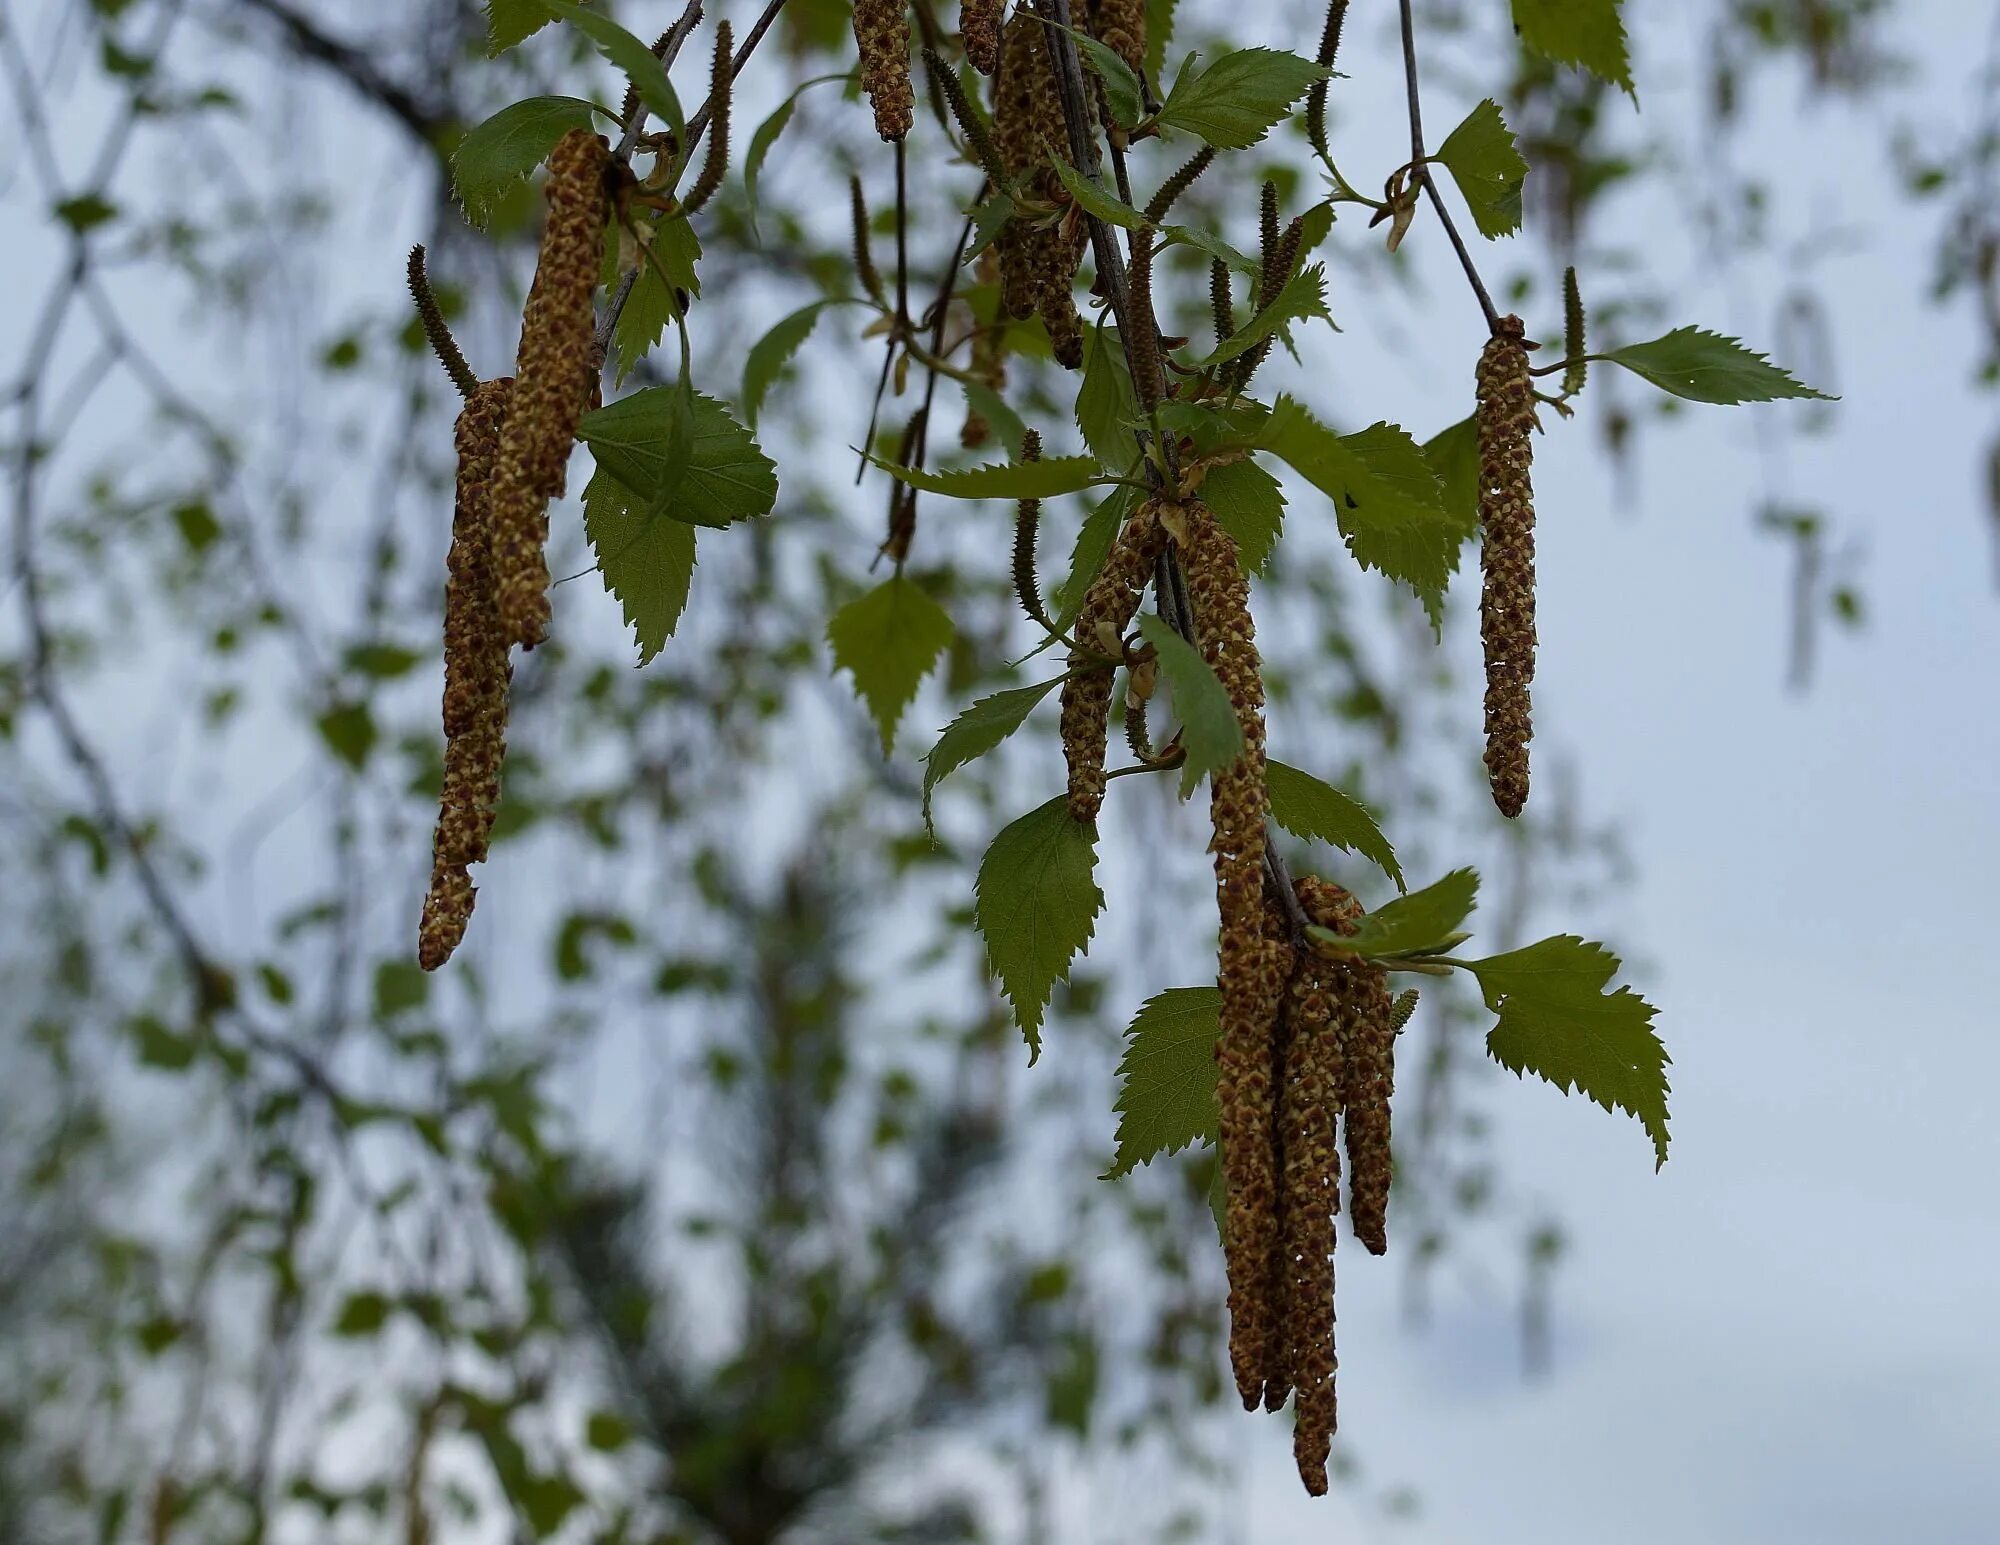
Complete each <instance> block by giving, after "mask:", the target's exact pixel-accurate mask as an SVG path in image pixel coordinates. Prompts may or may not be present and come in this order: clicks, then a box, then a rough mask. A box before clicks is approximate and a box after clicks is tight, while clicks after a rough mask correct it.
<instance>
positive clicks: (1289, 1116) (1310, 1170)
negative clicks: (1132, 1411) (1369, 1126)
mask: <svg viewBox="0 0 2000 1545" xmlns="http://www.w3.org/2000/svg"><path fill="white" fill-rule="evenodd" d="M1327 975H1328V968H1327V966H1326V964H1325V962H1323V961H1319V960H1316V959H1312V958H1307V959H1306V960H1304V961H1303V962H1301V964H1300V968H1299V971H1298V973H1297V975H1296V976H1295V978H1294V980H1293V982H1292V986H1291V1002H1290V1013H1289V1016H1288V1017H1289V1020H1290V1030H1291V1040H1290V1044H1289V1047H1288V1050H1287V1055H1286V1059H1285V1081H1284V1091H1283V1097H1282V1101H1281V1107H1282V1108H1281V1113H1280V1122H1281V1142H1282V1145H1283V1149H1284V1186H1285V1210H1284V1254H1285V1259H1286V1260H1287V1262H1288V1263H1289V1264H1290V1267H1291V1275H1290V1278H1289V1280H1288V1282H1287V1284H1286V1294H1285V1323H1284V1324H1283V1326H1282V1327H1280V1329H1279V1332H1278V1334H1279V1335H1281V1336H1282V1337H1283V1339H1284V1342H1285V1345H1286V1347H1287V1349H1288V1352H1289V1361H1290V1365H1291V1381H1292V1385H1293V1387H1294V1389H1295V1390H1296V1391H1297V1395H1296V1402H1295V1404H1296V1409H1295V1416H1296V1422H1295V1424H1294V1426H1293V1429H1292V1456H1293V1460H1294V1462H1295V1463H1296V1464H1297V1465H1298V1469H1299V1478H1300V1479H1301V1480H1302V1481H1304V1482H1305V1487H1306V1490H1307V1491H1309V1492H1311V1493H1312V1494H1313V1495H1314V1496H1316V1497H1317V1496H1324V1495H1325V1493H1326V1459H1327V1454H1328V1453H1329V1452H1330V1450H1331V1448H1332V1444H1333V1433H1334V1428H1335V1426H1336V1425H1337V1424H1338V1420H1339V1407H1338V1403H1337V1397H1336V1392H1335V1382H1334V1378H1335V1371H1336V1368H1337V1366H1338V1360H1337V1358H1336V1355H1335V1350H1334V1310H1333V1247H1334V1241H1335V1239H1336V1238H1337V1237H1338V1236H1337V1234H1336V1233H1335V1229H1334V1215H1335V1214H1336V1213H1337V1212H1338V1211H1339V1210H1340V1153H1339V1149H1338V1148H1337V1147H1336V1145H1335V1142H1334V1132H1335V1117H1336V1114H1337V1110H1336V1105H1335V1102H1336V1099H1337V1090H1338V1087H1339V1081H1340V1057H1339V1049H1340V1041H1339V1037H1338V1035H1337V1034H1336V1031H1335V1028H1334V1016H1335V1014H1336V1012H1337V1010H1338V1000H1337V997H1336V994H1335V993H1334V992H1333V991H1332V990H1331V987H1330V984H1329V982H1328V980H1327Z"/></svg>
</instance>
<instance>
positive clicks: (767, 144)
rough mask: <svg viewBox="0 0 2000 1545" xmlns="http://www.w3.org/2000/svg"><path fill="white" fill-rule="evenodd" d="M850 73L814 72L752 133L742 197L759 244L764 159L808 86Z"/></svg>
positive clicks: (745, 157) (761, 237)
mask: <svg viewBox="0 0 2000 1545" xmlns="http://www.w3.org/2000/svg"><path fill="white" fill-rule="evenodd" d="M846 79H848V75H847V74H846V72H842V73H840V74H838V75H815V76H814V77H813V78H812V79H811V80H809V81H806V82H805V83H804V84H803V85H801V86H800V87H799V89H798V90H796V91H794V92H793V93H792V94H791V95H790V96H788V97H786V98H785V100H784V101H782V102H780V103H779V104H778V105H777V107H776V109H775V110H774V111H773V112H772V113H771V116H770V117H768V118H766V119H765V120H764V121H763V122H762V123H760V124H758V125H757V132H756V133H755V134H753V135H751V136H750V148H749V150H748V152H747V153H746V154H745V155H744V158H743V196H744V200H745V202H746V203H747V204H748V206H749V213H750V239H751V241H752V242H754V243H755V244H756V245H758V246H760V247H761V246H762V245H763V244H764V236H763V233H762V232H761V231H760V230H758V228H757V179H758V178H759V177H761V176H762V175H763V173H764V158H765V157H766V156H768V155H770V153H771V147H772V146H773V145H775V144H777V143H778V136H779V135H780V134H783V133H784V132H785V126H786V125H787V124H789V123H790V122H791V121H792V114H793V113H794V112H796V111H797V110H798V105H799V98H800V97H802V96H804V95H805V94H806V89H807V87H811V86H818V85H823V84H825V83H826V82H827V81H830V80H846Z"/></svg>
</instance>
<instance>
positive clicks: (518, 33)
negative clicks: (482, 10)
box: [486, 0, 553, 58]
mask: <svg viewBox="0 0 2000 1545" xmlns="http://www.w3.org/2000/svg"><path fill="white" fill-rule="evenodd" d="M551 20H553V18H552V17H551V16H550V15H549V13H548V12H547V11H545V10H543V9H542V6H541V3H540V0H486V54H487V57H488V58H497V57H499V56H500V55H501V54H504V53H505V52H506V51H507V50H508V49H510V48H512V47H513V46H514V45H515V44H516V43H520V42H522V41H524V40H526V39H528V38H531V37H533V36H534V35H535V34H536V33H537V32H540V31H541V30H542V28H544V27H546V26H547V25H548V24H549V22H550V21H551Z"/></svg>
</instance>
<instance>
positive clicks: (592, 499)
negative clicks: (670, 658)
mask: <svg viewBox="0 0 2000 1545" xmlns="http://www.w3.org/2000/svg"><path fill="white" fill-rule="evenodd" d="M694 529H695V528H694V527H693V526H691V525H689V524H688V523H687V522H686V521H681V520H673V519H670V518H668V517H665V516H656V515H648V514H647V513H646V511H645V510H644V509H642V508H641V507H640V505H639V502H638V498H637V496H636V495H635V494H633V493H632V492H631V491H630V490H629V489H627V488H626V487H625V485H624V484H623V483H621V482H619V481H618V479H616V478H615V477H613V476H612V475H611V474H610V473H608V472H606V471H605V470H604V469H603V468H602V467H600V468H598V469H597V471H596V472H594V473H592V474H591V479H590V483H589V486H588V487H586V488H585V489H584V491H583V530H584V535H585V536H587V537H588V538H589V539H590V546H591V550H592V551H593V552H595V553H596V554H597V569H598V572H599V573H600V574H602V575H603V576H604V588H605V589H606V590H608V591H610V592H611V593H612V594H613V595H614V596H616V597H617V598H618V604H619V605H620V606H621V607H623V608H624V612H625V621H626V623H627V624H628V625H629V626H630V627H631V629H632V634H633V637H634V639H635V640H636V641H637V642H638V645H639V663H640V664H641V665H645V664H646V663H647V662H649V661H650V660H651V659H652V658H653V657H654V656H655V655H657V654H658V653H659V652H660V651H661V650H662V649H664V648H665V647H666V643H667V640H668V639H669V638H671V637H673V632H674V629H675V627H677V626H678V625H679V623H680V620H681V612H682V611H683V610H684V609H685V608H686V606H687V599H688V591H689V590H690V589H691V588H692V586H693V584H694V558H695V535H694Z"/></svg>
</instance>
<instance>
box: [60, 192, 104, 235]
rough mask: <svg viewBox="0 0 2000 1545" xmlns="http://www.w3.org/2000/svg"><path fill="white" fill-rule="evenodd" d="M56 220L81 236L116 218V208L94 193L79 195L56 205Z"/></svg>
mask: <svg viewBox="0 0 2000 1545" xmlns="http://www.w3.org/2000/svg"><path fill="white" fill-rule="evenodd" d="M55 213H56V218H57V219H58V220H60V221H62V223H63V224H64V225H66V226H68V227H69V228H70V229H71V230H72V231H74V232H76V234H77V235H79V236H82V235H85V234H87V233H88V232H90V231H94V230H96V229H97V228H98V227H99V226H100V225H106V224H109V223H110V222H111V221H113V220H116V219H117V218H118V206H117V205H116V204H113V203H111V202H110V201H109V200H107V199H105V198H103V197H101V196H100V195H98V194H95V193H79V194H78V195H77V196H76V197H75V198H66V199H64V200H63V201H62V202H61V203H59V204H57V205H56V210H55Z"/></svg>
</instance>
